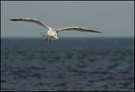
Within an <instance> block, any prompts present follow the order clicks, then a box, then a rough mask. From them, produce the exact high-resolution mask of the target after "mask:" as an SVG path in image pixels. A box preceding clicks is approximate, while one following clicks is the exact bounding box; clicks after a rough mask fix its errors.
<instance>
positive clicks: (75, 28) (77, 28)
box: [57, 27, 101, 33]
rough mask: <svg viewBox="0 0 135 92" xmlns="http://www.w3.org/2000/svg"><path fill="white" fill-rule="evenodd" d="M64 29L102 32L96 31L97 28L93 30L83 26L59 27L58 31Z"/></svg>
mask: <svg viewBox="0 0 135 92" xmlns="http://www.w3.org/2000/svg"><path fill="white" fill-rule="evenodd" d="M64 30H76V31H81V32H95V33H101V32H100V31H95V30H91V29H87V28H83V27H65V28H61V29H58V30H57V31H64Z"/></svg>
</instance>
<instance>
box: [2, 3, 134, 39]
mask: <svg viewBox="0 0 135 92" xmlns="http://www.w3.org/2000/svg"><path fill="white" fill-rule="evenodd" d="M11 18H37V19H39V20H40V21H42V22H44V23H46V24H47V25H48V26H50V27H53V28H58V29H59V28H63V27H69V26H79V27H85V28H88V29H93V30H97V31H101V32H102V33H88V32H78V31H63V32H59V35H60V37H134V1H1V37H40V35H39V32H44V31H45V32H46V31H47V29H46V28H44V27H42V26H39V25H37V24H34V23H27V22H13V21H10V20H9V19H11Z"/></svg>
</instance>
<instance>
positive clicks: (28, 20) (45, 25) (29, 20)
mask: <svg viewBox="0 0 135 92" xmlns="http://www.w3.org/2000/svg"><path fill="white" fill-rule="evenodd" d="M10 20H11V21H24V22H34V23H37V24H39V25H41V26H43V27H46V28H48V29H49V28H50V27H49V26H47V24H45V23H42V22H41V21H39V20H38V19H34V18H19V19H10Z"/></svg>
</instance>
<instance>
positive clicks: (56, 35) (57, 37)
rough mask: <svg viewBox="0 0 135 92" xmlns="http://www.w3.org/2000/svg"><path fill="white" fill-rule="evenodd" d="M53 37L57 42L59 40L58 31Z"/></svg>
mask: <svg viewBox="0 0 135 92" xmlns="http://www.w3.org/2000/svg"><path fill="white" fill-rule="evenodd" d="M53 37H54V38H55V39H57V40H58V39H59V35H58V31H56V32H54V33H53Z"/></svg>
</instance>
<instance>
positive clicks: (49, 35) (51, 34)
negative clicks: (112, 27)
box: [10, 18, 101, 43]
mask: <svg viewBox="0 0 135 92" xmlns="http://www.w3.org/2000/svg"><path fill="white" fill-rule="evenodd" d="M10 20H11V21H24V22H33V23H36V24H39V25H41V26H43V27H45V28H47V29H48V31H47V32H40V35H41V36H43V37H44V38H45V40H47V41H48V43H50V42H51V40H52V39H54V38H55V39H57V40H58V39H59V35H58V32H60V31H65V30H67V31H68V30H76V31H81V32H94V33H101V32H100V31H95V30H91V29H86V28H83V27H77V26H74V27H65V28H61V29H55V28H52V27H49V26H48V25H47V24H45V23H43V22H41V21H39V20H38V19H34V18H19V19H10Z"/></svg>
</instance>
